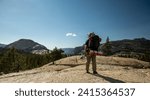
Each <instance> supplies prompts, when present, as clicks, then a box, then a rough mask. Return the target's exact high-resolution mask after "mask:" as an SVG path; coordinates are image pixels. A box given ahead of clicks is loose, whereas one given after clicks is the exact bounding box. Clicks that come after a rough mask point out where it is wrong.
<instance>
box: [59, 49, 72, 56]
mask: <svg viewBox="0 0 150 100" xmlns="http://www.w3.org/2000/svg"><path fill="white" fill-rule="evenodd" d="M61 49H62V50H63V51H64V53H65V54H67V55H73V54H74V48H61Z"/></svg>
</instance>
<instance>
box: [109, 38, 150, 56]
mask: <svg viewBox="0 0 150 100" xmlns="http://www.w3.org/2000/svg"><path fill="white" fill-rule="evenodd" d="M110 43H111V46H112V53H118V52H122V51H124V52H138V53H145V52H147V51H150V40H148V39H145V38H136V39H133V40H129V39H124V40H119V41H112V42H110Z"/></svg>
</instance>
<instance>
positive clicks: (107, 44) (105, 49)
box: [102, 37, 112, 56]
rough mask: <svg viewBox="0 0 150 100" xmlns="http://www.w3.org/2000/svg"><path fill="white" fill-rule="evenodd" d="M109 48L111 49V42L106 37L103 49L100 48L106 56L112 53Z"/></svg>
mask: <svg viewBox="0 0 150 100" xmlns="http://www.w3.org/2000/svg"><path fill="white" fill-rule="evenodd" d="M111 49H112V46H111V43H110V41H109V37H107V39H106V43H105V44H104V46H103V49H102V51H103V53H104V55H106V56H109V55H111V54H112V51H111Z"/></svg>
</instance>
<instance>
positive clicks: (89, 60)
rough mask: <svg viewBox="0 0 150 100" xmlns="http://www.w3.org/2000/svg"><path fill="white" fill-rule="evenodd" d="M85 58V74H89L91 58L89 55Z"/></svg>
mask: <svg viewBox="0 0 150 100" xmlns="http://www.w3.org/2000/svg"><path fill="white" fill-rule="evenodd" d="M86 58H87V62H86V72H87V73H88V72H89V66H90V62H91V57H90V56H89V55H87V56H86Z"/></svg>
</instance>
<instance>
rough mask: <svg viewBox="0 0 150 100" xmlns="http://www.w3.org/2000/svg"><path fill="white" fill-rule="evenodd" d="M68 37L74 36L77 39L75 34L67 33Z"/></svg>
mask: <svg viewBox="0 0 150 100" xmlns="http://www.w3.org/2000/svg"><path fill="white" fill-rule="evenodd" d="M66 36H73V37H75V36H77V35H76V34H75V33H67V34H66Z"/></svg>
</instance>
